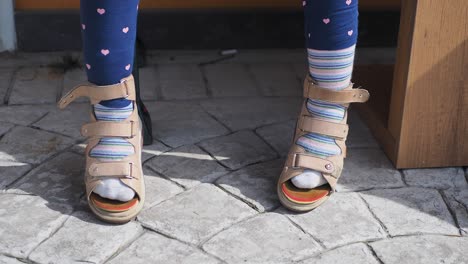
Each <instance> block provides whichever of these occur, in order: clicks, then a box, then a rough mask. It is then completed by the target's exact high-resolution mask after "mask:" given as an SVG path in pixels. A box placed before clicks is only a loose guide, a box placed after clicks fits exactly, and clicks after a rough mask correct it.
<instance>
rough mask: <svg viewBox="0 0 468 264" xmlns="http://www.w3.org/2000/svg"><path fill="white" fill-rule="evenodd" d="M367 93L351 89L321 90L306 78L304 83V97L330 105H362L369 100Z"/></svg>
mask: <svg viewBox="0 0 468 264" xmlns="http://www.w3.org/2000/svg"><path fill="white" fill-rule="evenodd" d="M369 96H370V95H369V92H368V91H367V90H364V89H352V84H351V85H350V87H348V88H346V89H344V90H340V91H335V90H331V89H325V88H321V87H319V86H318V85H316V84H314V83H313V81H312V79H311V78H310V77H308V78H307V79H306V80H305V82H304V97H306V98H309V99H316V100H322V101H327V102H330V103H337V104H346V103H364V102H366V101H367V100H368V99H369Z"/></svg>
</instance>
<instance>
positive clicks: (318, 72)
mask: <svg viewBox="0 0 468 264" xmlns="http://www.w3.org/2000/svg"><path fill="white" fill-rule="evenodd" d="M355 48H356V46H355V45H353V46H351V47H349V48H347V49H342V50H335V51H328V50H314V49H308V50H307V53H308V61H309V73H310V75H311V77H312V78H313V79H314V80H315V81H316V82H317V84H318V85H319V86H320V87H322V88H326V89H332V90H342V89H344V88H346V87H348V85H349V83H350V82H351V75H352V72H353V62H354V51H355ZM307 110H309V113H310V114H311V115H312V116H313V117H316V118H320V119H323V120H326V121H329V122H340V121H341V120H342V119H343V118H344V115H345V112H346V109H345V107H344V106H342V105H339V104H332V103H328V102H324V101H320V100H311V99H308V100H307ZM296 144H298V145H299V146H301V147H303V148H304V149H305V150H306V151H307V152H309V153H311V154H313V155H316V156H318V157H322V158H325V157H329V156H334V155H339V154H340V153H341V149H340V148H339V147H338V145H337V144H336V143H335V140H334V139H333V138H331V137H328V136H324V135H319V134H315V133H310V134H306V135H304V136H302V137H300V138H299V139H298V140H297V142H296ZM292 182H293V184H294V185H295V186H296V187H298V188H315V187H317V186H320V185H323V184H325V183H326V181H325V179H323V177H322V176H321V174H320V173H318V172H316V171H312V170H306V171H305V172H304V173H303V174H300V175H298V176H296V177H294V178H292Z"/></svg>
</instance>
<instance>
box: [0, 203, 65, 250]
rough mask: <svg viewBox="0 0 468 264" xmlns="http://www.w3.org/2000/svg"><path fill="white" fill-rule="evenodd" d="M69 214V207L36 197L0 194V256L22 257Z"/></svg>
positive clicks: (56, 227) (53, 230) (46, 236)
mask: <svg viewBox="0 0 468 264" xmlns="http://www.w3.org/2000/svg"><path fill="white" fill-rule="evenodd" d="M71 213H72V208H71V207H70V206H67V205H64V204H54V203H49V202H47V201H46V200H44V199H42V198H40V197H38V196H30V195H14V194H0V234H1V236H0V254H8V255H10V256H15V257H17V258H26V256H28V254H29V253H30V251H31V250H33V249H34V248H35V247H36V246H37V245H39V243H41V242H42V241H43V240H44V239H46V238H48V237H49V236H50V235H51V234H52V233H54V232H55V230H57V229H58V228H59V227H60V226H61V225H62V223H63V222H64V221H65V220H66V218H67V217H68V215H69V214H71Z"/></svg>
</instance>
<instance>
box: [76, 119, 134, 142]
mask: <svg viewBox="0 0 468 264" xmlns="http://www.w3.org/2000/svg"><path fill="white" fill-rule="evenodd" d="M136 134H137V128H136V125H135V122H133V121H128V122H123V121H122V122H110V121H97V122H93V123H88V124H85V125H83V126H82V127H81V135H82V136H84V137H123V138H133V137H134V136H136Z"/></svg>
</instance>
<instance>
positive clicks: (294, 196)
mask: <svg viewBox="0 0 468 264" xmlns="http://www.w3.org/2000/svg"><path fill="white" fill-rule="evenodd" d="M281 190H282V191H283V194H284V196H286V198H288V200H290V201H291V202H294V203H297V204H310V203H314V202H316V201H318V200H320V199H322V198H323V197H325V196H327V195H328V194H329V193H330V191H331V188H330V186H328V185H322V186H319V187H317V188H314V189H299V188H297V187H296V186H294V184H292V182H291V181H287V182H285V183H283V184H282V185H281Z"/></svg>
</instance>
